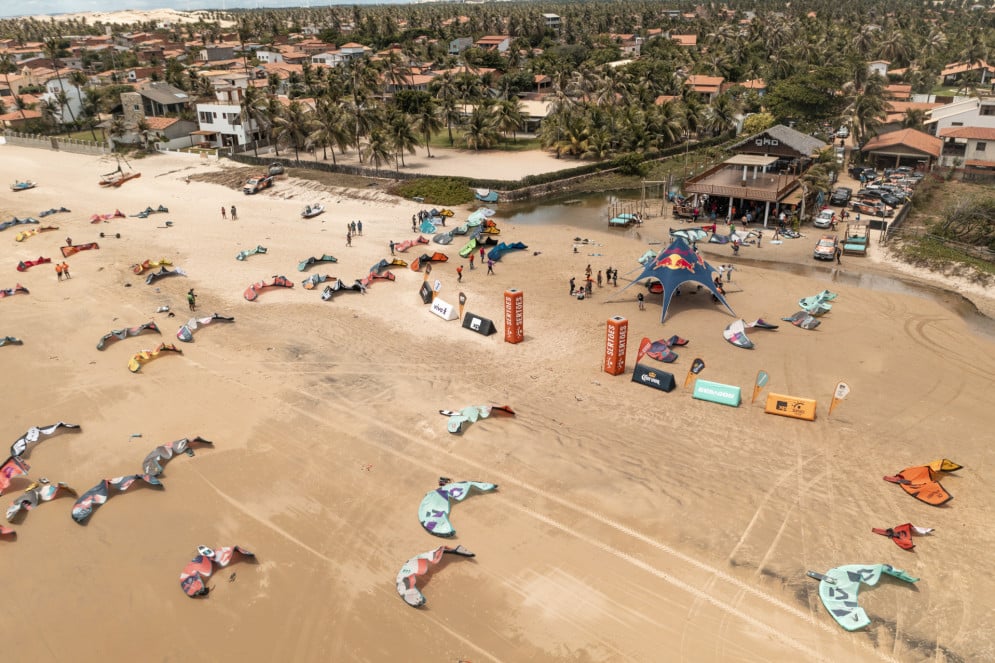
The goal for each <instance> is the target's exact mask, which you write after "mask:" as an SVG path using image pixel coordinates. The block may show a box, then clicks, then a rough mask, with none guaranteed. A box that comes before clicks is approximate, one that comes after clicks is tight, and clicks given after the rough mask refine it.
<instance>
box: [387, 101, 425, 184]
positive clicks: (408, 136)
mask: <svg viewBox="0 0 995 663" xmlns="http://www.w3.org/2000/svg"><path fill="white" fill-rule="evenodd" d="M412 125H413V122H412V121H411V117H410V116H408V115H407V114H406V113H402V112H401V111H400V110H397V109H393V110H391V111H389V112H388V114H387V133H388V136H389V138H390V144H391V147H392V148H393V150H394V168H395V169H396V170H400V167H399V166H398V165H397V160H398V157H400V159H401V166H404V165H405V163H404V153H405V152H407V153H408V154H414V153H415V147H416V146H417V145H418V135H417V134H416V133H415V130H414V127H413V126H412Z"/></svg>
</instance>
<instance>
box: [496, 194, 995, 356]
mask: <svg viewBox="0 0 995 663" xmlns="http://www.w3.org/2000/svg"><path fill="white" fill-rule="evenodd" d="M639 198H640V192H639V191H638V190H631V191H616V192H613V193H611V194H607V193H587V194H579V195H577V194H574V195H567V196H563V197H559V198H550V199H546V200H542V201H525V202H520V203H506V204H502V205H499V206H498V207H497V214H495V215H494V216H495V218H496V219H499V220H502V221H505V222H507V223H514V224H516V225H518V224H520V225H524V226H528V225H554V224H558V225H567V226H570V227H573V228H576V229H577V230H601V231H606V230H610V231H611V232H619V233H625V232H629V231H626V230H622V229H609V228H608V218H609V210H611V209H613V207H612V205H613V204H621V205H622V206H625V207H626V211H634V210H632V209H629V207H633V206H634V205H635V204H636V203H638V202H639ZM649 204H651V205H660V200H659V198H657V199H656V200H655V201H651V202H650V203H649ZM660 239H663V238H660ZM705 251H706V252H707V251H708V249H707V247H706V248H705ZM737 262H738V263H741V264H750V265H755V266H757V267H763V268H766V269H776V270H779V271H783V272H789V273H791V274H795V275H797V276H805V277H808V278H812V279H815V280H818V281H827V282H831V283H841V284H843V285H848V286H854V287H857V288H865V289H867V290H875V291H878V292H894V293H899V294H903V295H912V296H915V297H922V298H924V299H929V300H931V301H934V302H937V303H939V304H941V305H942V306H944V307H945V308H947V309H949V310H951V311H953V312H955V313H957V314H958V315H959V316H961V317H962V318H963V319H964V320H965V322H967V323H968V325H970V326H971V327H972V329H974V330H975V331H976V332H978V333H980V334H983V335H984V336H987V337H989V338H992V339H995V320H993V319H992V318H989V317H987V316H985V315H983V314H982V313H981V312H979V311H978V308H977V307H976V306H975V305H974V303H973V302H971V301H970V300H969V299H967V298H966V297H964V296H963V295H961V294H960V293H957V292H954V291H952V290H945V289H943V288H940V287H937V286H930V285H923V284H919V283H912V282H910V281H905V280H903V279H901V278H896V277H892V276H883V275H881V274H866V273H860V272H850V271H841V270H838V269H827V268H826V267H824V266H814V265H804V264H797V263H782V262H770V261H765V260H752V259H750V258H740V259H738V260H737Z"/></svg>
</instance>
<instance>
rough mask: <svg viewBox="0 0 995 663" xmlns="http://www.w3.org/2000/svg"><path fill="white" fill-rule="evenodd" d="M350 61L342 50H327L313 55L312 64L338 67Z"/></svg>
mask: <svg viewBox="0 0 995 663" xmlns="http://www.w3.org/2000/svg"><path fill="white" fill-rule="evenodd" d="M348 61H349V58H348V57H347V56H345V55H343V54H342V51H326V52H325V53H318V54H317V55H312V56H311V64H313V65H317V66H319V67H338V66H341V65H343V64H345V63H347V62H348Z"/></svg>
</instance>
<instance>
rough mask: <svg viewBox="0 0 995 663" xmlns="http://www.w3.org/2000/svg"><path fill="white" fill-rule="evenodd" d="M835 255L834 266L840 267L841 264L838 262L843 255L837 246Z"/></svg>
mask: <svg viewBox="0 0 995 663" xmlns="http://www.w3.org/2000/svg"><path fill="white" fill-rule="evenodd" d="M835 255H836V264H837V265H842V264H843V263H842V262H841V261H840V258H841V257H842V255H843V249H841V248H840V247H839V246H837V247H836V252H835Z"/></svg>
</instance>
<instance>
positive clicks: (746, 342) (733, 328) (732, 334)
mask: <svg viewBox="0 0 995 663" xmlns="http://www.w3.org/2000/svg"><path fill="white" fill-rule="evenodd" d="M722 337H723V338H724V339H725V340H727V341H729V342H730V343H732V344H733V345H735V346H736V347H737V348H744V349H746V350H752V349H753V341H751V340H750V339H749V338H747V336H746V323H745V322H743V321H742V320H734V321H733V322H731V323H730V324H729V326H728V327H726V328H725V331H724V332H722Z"/></svg>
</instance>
